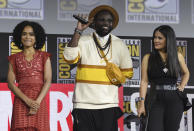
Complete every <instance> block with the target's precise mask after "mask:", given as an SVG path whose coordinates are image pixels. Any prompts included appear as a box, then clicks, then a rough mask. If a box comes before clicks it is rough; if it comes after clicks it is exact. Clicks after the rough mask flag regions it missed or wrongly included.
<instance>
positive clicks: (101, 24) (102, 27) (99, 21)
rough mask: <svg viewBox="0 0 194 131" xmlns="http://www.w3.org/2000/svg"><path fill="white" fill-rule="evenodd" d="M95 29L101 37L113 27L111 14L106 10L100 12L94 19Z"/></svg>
mask: <svg viewBox="0 0 194 131" xmlns="http://www.w3.org/2000/svg"><path fill="white" fill-rule="evenodd" d="M95 29H96V32H97V34H98V35H99V36H101V37H103V36H105V35H107V34H109V33H110V32H111V31H112V29H113V17H112V15H111V14H110V13H109V12H107V11H103V12H100V13H99V14H98V16H97V18H96V20H95Z"/></svg>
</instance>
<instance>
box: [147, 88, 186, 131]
mask: <svg viewBox="0 0 194 131" xmlns="http://www.w3.org/2000/svg"><path fill="white" fill-rule="evenodd" d="M183 111H184V109H183V101H182V100H181V98H180V97H179V96H178V94H177V93H176V91H175V90H170V91H169V90H168V91H167V90H157V91H156V98H155V100H154V101H153V102H152V105H151V108H150V111H149V117H148V127H147V131H178V129H179V125H180V121H181V118H182V114H183Z"/></svg>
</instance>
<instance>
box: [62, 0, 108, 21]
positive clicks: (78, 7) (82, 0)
mask: <svg viewBox="0 0 194 131" xmlns="http://www.w3.org/2000/svg"><path fill="white" fill-rule="evenodd" d="M104 4H105V5H110V6H111V5H112V0H58V20H68V21H74V20H75V19H73V17H72V16H73V14H86V15H88V12H90V11H91V10H92V9H93V8H95V7H96V6H99V5H104Z"/></svg>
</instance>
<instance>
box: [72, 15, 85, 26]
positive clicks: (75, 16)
mask: <svg viewBox="0 0 194 131" xmlns="http://www.w3.org/2000/svg"><path fill="white" fill-rule="evenodd" d="M73 17H74V18H75V19H76V20H78V21H79V22H81V23H82V24H88V21H87V20H85V19H83V18H82V17H80V16H78V15H73Z"/></svg>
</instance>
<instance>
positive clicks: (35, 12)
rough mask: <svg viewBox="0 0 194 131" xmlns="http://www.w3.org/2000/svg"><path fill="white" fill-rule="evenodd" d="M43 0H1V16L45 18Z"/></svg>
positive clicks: (7, 17)
mask: <svg viewBox="0 0 194 131" xmlns="http://www.w3.org/2000/svg"><path fill="white" fill-rule="evenodd" d="M43 10H44V9H43V0H0V18H6V19H36V20H43V17H44V14H43Z"/></svg>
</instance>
